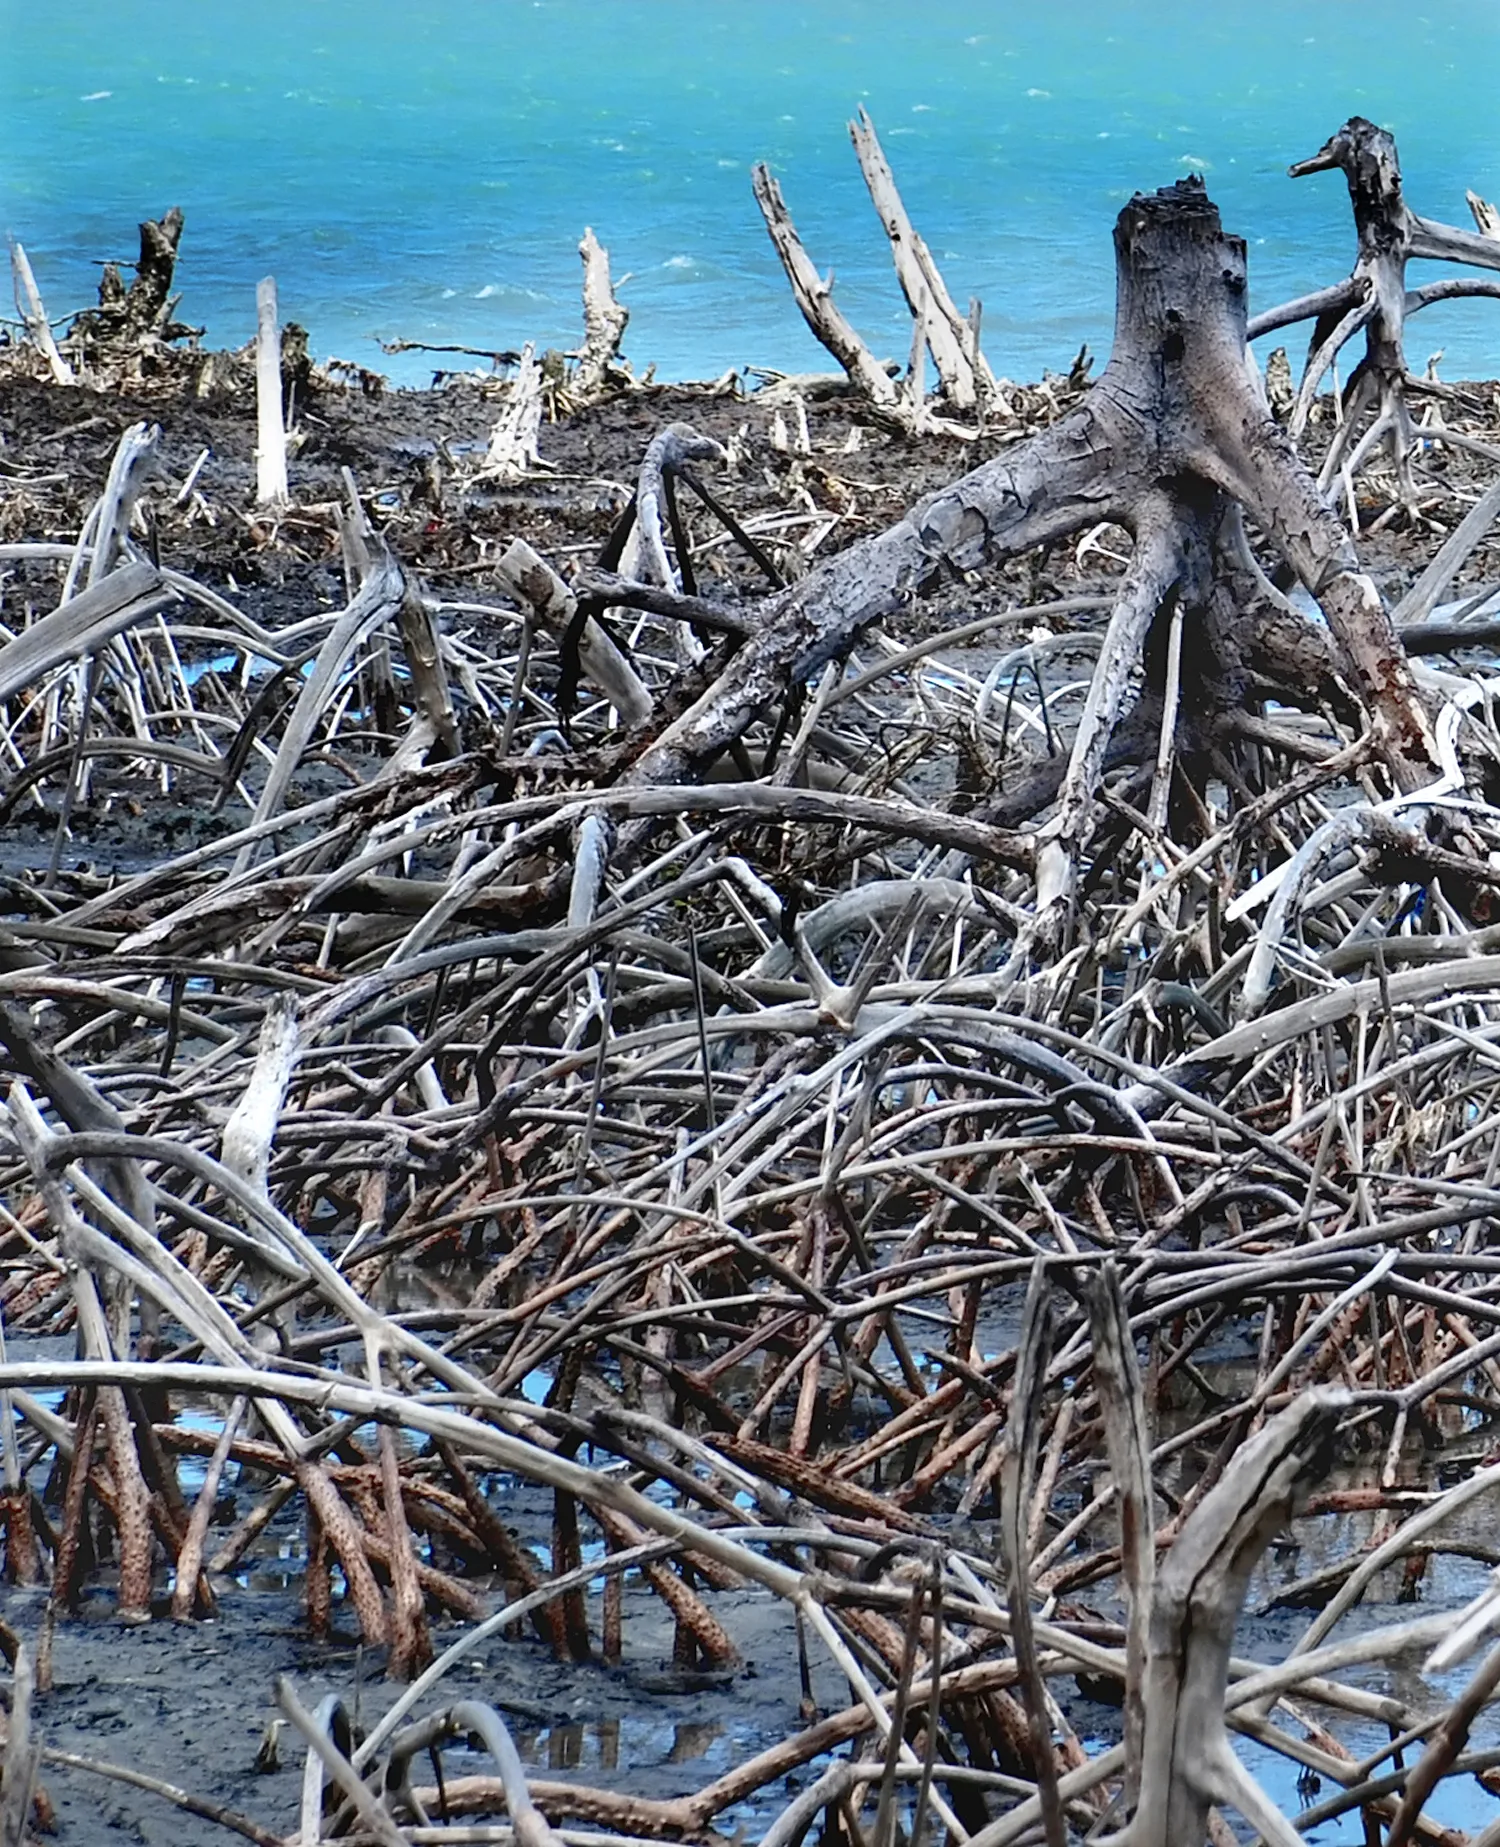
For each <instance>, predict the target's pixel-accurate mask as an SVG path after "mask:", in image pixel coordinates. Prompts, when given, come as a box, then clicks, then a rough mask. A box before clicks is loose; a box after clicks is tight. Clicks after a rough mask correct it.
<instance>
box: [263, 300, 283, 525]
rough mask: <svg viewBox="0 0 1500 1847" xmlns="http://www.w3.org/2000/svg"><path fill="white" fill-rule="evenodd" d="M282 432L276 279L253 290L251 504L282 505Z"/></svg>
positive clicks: (279, 335)
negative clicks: (252, 461) (253, 489)
mask: <svg viewBox="0 0 1500 1847" xmlns="http://www.w3.org/2000/svg"><path fill="white" fill-rule="evenodd" d="M286 499H287V479H286V428H285V425H284V424H283V422H282V399H281V331H280V327H279V324H278V317H277V312H276V278H275V277H274V276H264V277H262V279H261V280H260V281H259V282H258V283H257V284H256V287H255V504H256V505H257V506H259V507H281V506H284V505H285V504H286Z"/></svg>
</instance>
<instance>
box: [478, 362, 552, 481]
mask: <svg viewBox="0 0 1500 1847" xmlns="http://www.w3.org/2000/svg"><path fill="white" fill-rule="evenodd" d="M542 395H543V379H542V368H541V366H540V365H538V363H537V357H536V347H535V346H534V345H533V344H532V342H531V341H530V340H528V341H527V342H526V344H525V346H523V347H522V348H521V361H520V364H519V365H518V366H517V367H516V375H515V377H514V378H513V379H512V380H511V382H510V387H509V390H508V392H507V394H506V398H505V404H504V408H503V409H502V410H501V412H500V415H499V417H497V418H496V420H495V427H494V429H493V430H492V431H491V432H490V441H489V447H488V448H487V449H486V450H485V452H484V460H483V462H482V463H481V464H480V467H479V479H480V480H482V481H520V480H523V479H524V478H525V477H526V476H527V475H529V474H534V473H535V472H536V470H537V469H539V468H546V467H547V466H548V464H547V463H546V462H544V461H543V460H542V456H541V451H540V449H539V448H538V443H539V442H540V440H541V433H542Z"/></svg>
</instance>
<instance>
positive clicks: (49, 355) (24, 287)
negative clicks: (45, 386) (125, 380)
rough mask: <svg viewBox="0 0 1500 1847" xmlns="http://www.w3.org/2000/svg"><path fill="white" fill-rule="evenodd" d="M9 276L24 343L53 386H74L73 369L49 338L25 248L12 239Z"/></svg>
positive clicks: (50, 335) (40, 296)
mask: <svg viewBox="0 0 1500 1847" xmlns="http://www.w3.org/2000/svg"><path fill="white" fill-rule="evenodd" d="M10 273H11V279H12V281H13V282H14V284H15V291H16V310H17V312H18V313H19V314H20V316H21V321H22V324H23V325H24V326H25V328H26V337H27V339H29V340H30V341H31V344H32V345H33V346H34V347H35V348H36V349H37V351H38V352H39V353H40V354H41V355H42V357H43V359H45V360H46V362H47V369H48V370H49V371H50V372H51V374H52V378H53V382H54V383H55V384H58V385H76V384H77V383H78V380H77V379H76V378H75V377H74V375H73V368H72V367H71V366H70V365H69V364H68V362H67V360H66V359H64V358H63V356H62V354H61V353H60V352H58V350H57V341H56V340H55V339H54V338H53V337H52V324H51V322H50V321H49V320H48V319H47V309H46V306H45V305H44V303H43V301H42V292H41V290H40V289H39V288H38V287H37V285H36V277H35V276H34V275H33V274H32V270H31V259H30V258H29V257H28V256H27V254H26V250H25V246H24V245H23V244H21V243H20V242H19V241H18V240H17V239H16V238H14V237H13V238H12V239H11V240H10Z"/></svg>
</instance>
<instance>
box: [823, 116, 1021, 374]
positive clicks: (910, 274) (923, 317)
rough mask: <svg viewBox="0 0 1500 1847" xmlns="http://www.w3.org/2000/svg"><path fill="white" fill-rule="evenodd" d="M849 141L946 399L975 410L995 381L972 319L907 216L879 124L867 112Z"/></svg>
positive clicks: (853, 126) (851, 131)
mask: <svg viewBox="0 0 1500 1847" xmlns="http://www.w3.org/2000/svg"><path fill="white" fill-rule="evenodd" d="M849 139H850V140H851V141H852V142H853V143H854V152H855V155H856V156H857V158H858V160H859V168H860V172H861V173H863V174H864V176H865V185H866V186H867V187H868V188H869V190H870V202H871V204H873V205H874V207H875V211H876V213H877V215H878V216H879V219H880V222H881V224H882V225H883V226H884V227H885V234H886V236H887V237H888V238H889V239H890V240H891V257H892V260H893V261H894V263H895V265H896V275H897V277H898V279H899V280H900V283H901V292H902V294H903V295H905V297H906V304H907V306H908V307H909V308H910V309H911V312H912V316H913V318H914V319H915V320H916V322H917V324H918V326H919V327H920V328H921V332H922V337H923V339H924V340H925V341H926V343H927V350H928V351H929V352H930V353H931V354H932V363H933V365H934V366H936V367H937V374H938V377H939V378H940V379H941V380H942V385H943V395H944V396H945V397H946V398H947V399H948V401H949V402H950V403H951V404H952V405H953V407H954V409H955V410H973V409H974V407H975V406H976V404H977V403H978V402H979V398H980V393H981V390H985V391H993V389H994V384H995V381H994V378H993V377H992V376H991V374H990V371H989V368H988V366H986V365H985V363H984V359H983V357H982V355H981V354H980V353H979V348H978V343H977V340H976V338H975V335H974V331H973V329H972V328H971V327H970V325H969V321H968V318H967V317H966V316H965V315H962V314H960V313H959V311H958V309H957V307H956V306H955V305H954V302H953V298H952V296H950V295H949V293H948V290H947V286H946V285H945V283H944V282H943V278H942V275H941V273H940V272H939V270H938V266H937V264H936V262H934V260H933V255H932V252H931V251H930V250H929V249H928V248H927V245H926V243H925V241H924V240H923V239H922V238H921V237H919V236H918V235H917V232H916V230H915V228H914V227H913V225H912V222H911V219H910V218H909V217H908V216H907V211H906V206H905V205H904V204H903V202H902V199H901V194H900V193H899V192H898V191H897V189H896V181H895V177H894V175H893V174H892V172H891V169H890V163H889V162H888V161H887V160H886V157H885V152H884V150H883V149H882V148H881V145H880V140H879V137H878V136H877V135H876V133H875V124H874V123H873V122H872V121H871V120H870V117H869V114H868V112H867V111H866V110H865V109H863V108H861V110H860V112H859V114H858V115H857V116H856V117H855V119H854V120H853V121H852V122H851V123H850V124H849Z"/></svg>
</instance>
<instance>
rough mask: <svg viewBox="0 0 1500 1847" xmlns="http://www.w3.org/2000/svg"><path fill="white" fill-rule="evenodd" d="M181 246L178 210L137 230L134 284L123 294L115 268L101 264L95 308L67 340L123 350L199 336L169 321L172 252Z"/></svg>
mask: <svg viewBox="0 0 1500 1847" xmlns="http://www.w3.org/2000/svg"><path fill="white" fill-rule="evenodd" d="M181 241H182V208H181V207H180V206H176V205H174V206H172V207H171V208H170V209H169V210H167V211H165V212H163V213H162V215H161V217H160V218H159V219H157V218H148V219H146V221H145V222H144V223H143V224H142V225H141V251H140V255H139V256H138V257H137V258H136V265H135V280H134V281H133V282H132V283H131V285H130V287H129V288H128V289H127V288H126V287H125V284H124V282H123V280H122V279H121V276H120V270H119V266H118V264H115V263H106V264H105V265H104V272H103V274H102V275H101V276H100V278H99V306H98V307H97V308H90V309H87V310H86V311H85V312H84V313H82V314H80V315H79V316H78V317H77V319H76V320H75V321H74V322H73V325H72V327H71V328H70V329H69V331H68V338H69V339H70V340H73V341H76V342H78V343H80V344H81V345H82V346H83V347H84V348H85V349H87V348H88V347H89V346H99V347H104V348H106V349H108V348H118V349H125V348H131V347H141V346H149V345H150V344H151V343H152V342H154V341H158V340H160V341H167V342H170V341H173V340H182V339H188V338H191V337H193V336H196V335H198V334H200V333H202V331H203V329H202V328H201V327H189V326H187V325H186V324H185V323H183V322H180V321H177V320H175V319H174V318H173V317H174V315H175V312H176V308H177V303H178V302H179V300H180V299H181V297H180V296H178V295H174V294H173V293H172V279H173V276H174V275H175V273H176V268H177V248H178V245H179V244H180V243H181Z"/></svg>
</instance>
